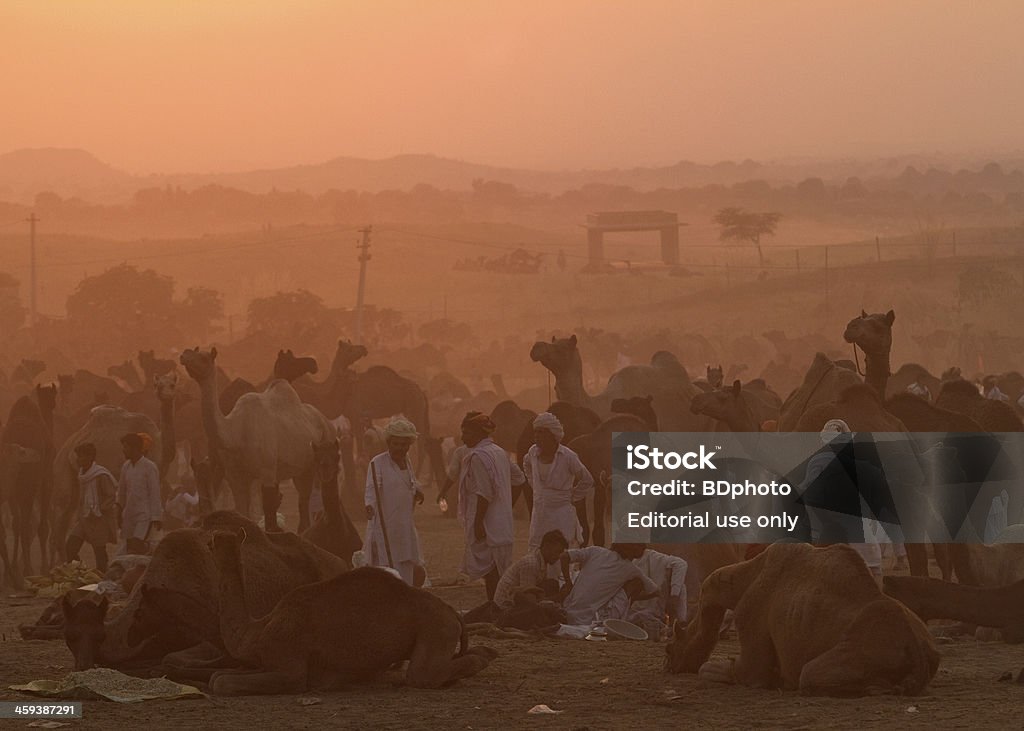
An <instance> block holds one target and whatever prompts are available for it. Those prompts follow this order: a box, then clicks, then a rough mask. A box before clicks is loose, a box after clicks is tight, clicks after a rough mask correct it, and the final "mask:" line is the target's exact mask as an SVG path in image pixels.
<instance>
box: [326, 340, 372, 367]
mask: <svg viewBox="0 0 1024 731" xmlns="http://www.w3.org/2000/svg"><path fill="white" fill-rule="evenodd" d="M367 352H368V351H367V350H366V346H365V345H356V344H355V343H353V342H352V341H351V340H339V341H338V350H337V351H336V352H335V355H334V361H335V364H336V365H337V366H341V367H342V368H348V367H349V366H351V365H352V364H353V363H355V362H356V361H357V360H359V359H360V358H365V357H366V354H367Z"/></svg>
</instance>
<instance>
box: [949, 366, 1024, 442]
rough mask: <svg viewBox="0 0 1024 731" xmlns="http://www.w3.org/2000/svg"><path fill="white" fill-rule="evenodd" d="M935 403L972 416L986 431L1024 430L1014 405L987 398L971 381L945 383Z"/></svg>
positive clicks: (1023, 424)
mask: <svg viewBox="0 0 1024 731" xmlns="http://www.w3.org/2000/svg"><path fill="white" fill-rule="evenodd" d="M935 405H936V406H938V407H939V408H943V409H947V410H948V411H955V412H957V413H960V414H965V415H967V416H969V417H971V418H972V419H974V420H975V421H976V422H977V423H978V425H979V426H980V427H981V428H982V429H983V430H984V431H989V432H1009V431H1012V432H1018V431H1024V423H1022V422H1021V418H1020V417H1019V416H1018V415H1017V413H1016V412H1015V411H1014V410H1013V407H1012V406H1010V405H1009V404H1006V403H1003V402H1001V401H993V400H992V399H987V398H985V397H984V396H982V395H981V394H980V393H978V390H977V389H976V388H975V387H974V386H973V385H972V384H971V383H969V382H967V381H964V380H962V379H961V380H950V381H947V382H945V383H943V385H942V389H941V390H940V391H939V396H938V398H937V399H935Z"/></svg>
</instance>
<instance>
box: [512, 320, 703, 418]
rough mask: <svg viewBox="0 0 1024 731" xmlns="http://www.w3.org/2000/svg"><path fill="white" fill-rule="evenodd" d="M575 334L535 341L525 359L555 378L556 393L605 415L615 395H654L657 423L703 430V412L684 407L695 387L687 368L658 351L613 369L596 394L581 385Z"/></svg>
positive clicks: (616, 396)
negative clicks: (636, 362)
mask: <svg viewBox="0 0 1024 731" xmlns="http://www.w3.org/2000/svg"><path fill="white" fill-rule="evenodd" d="M576 346H577V341H576V336H575V335H572V336H570V337H568V338H554V337H552V338H551V342H550V343H546V342H536V343H534V344H533V347H532V348H531V349H530V359H531V360H533V361H535V362H539V363H541V364H542V365H543V366H544V367H545V368H547V369H548V370H549V371H551V373H552V374H553V375H554V377H555V395H556V396H557V397H558V399H559V400H561V401H568V402H569V403H570V404H573V405H574V406H585V407H587V408H589V409H592V410H593V411H594V412H596V413H597V414H598V415H599V416H601V417H603V418H608V417H609V416H610V415H611V413H612V410H611V402H612V400H613V399H616V398H630V397H632V396H647V395H648V394H650V395H652V396H654V410H655V412H657V414H658V423H659V424H660V425H661V428H662V429H664V430H666V431H689V432H693V431H706V429H705V428H704V427H706V426H708V424H707V423H706V420H705V419H703V417H698V416H695V415H693V414H691V413H690V412H689V410H688V406H689V404H690V401H691V400H692V398H693V397H694V396H695V395H696V394H697V392H698V391H699V389H698V388H697V387H696V386H694V385H693V383H692V382H691V381H690V377H689V375H687V373H686V369H685V368H683V366H682V365H681V364H680V363H679V361H678V360H677V359H676V357H675V356H674V355H672V354H671V353H669V352H667V351H659V352H657V353H655V354H654V355H653V356H651V364H650V365H646V366H636V365H632V366H626V367H625V368H622V369H620V370H619V371H617V372H615V373H613V374H612V376H611V378H609V379H608V385H607V386H606V387H605V390H604V391H603V392H602V393H600V394H596V395H591V394H589V393H587V391H586V389H585V388H584V387H583V359H582V358H581V357H580V353H579V350H578V349H577V347H576Z"/></svg>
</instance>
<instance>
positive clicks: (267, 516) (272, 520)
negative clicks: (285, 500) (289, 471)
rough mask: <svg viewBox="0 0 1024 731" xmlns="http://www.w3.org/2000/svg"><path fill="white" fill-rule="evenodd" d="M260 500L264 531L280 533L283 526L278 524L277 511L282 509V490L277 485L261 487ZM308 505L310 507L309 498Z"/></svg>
mask: <svg viewBox="0 0 1024 731" xmlns="http://www.w3.org/2000/svg"><path fill="white" fill-rule="evenodd" d="M260 499H261V503H262V505H263V526H264V528H263V530H264V531H266V532H267V533H273V532H280V530H281V526H279V525H278V524H277V509H278V508H279V507H281V489H280V488H279V487H278V486H277V485H263V486H261V487H260ZM306 504H307V507H308V505H309V498H308V497H307V498H306ZM300 523H301V518H300Z"/></svg>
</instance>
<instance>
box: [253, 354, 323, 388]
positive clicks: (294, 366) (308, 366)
mask: <svg viewBox="0 0 1024 731" xmlns="http://www.w3.org/2000/svg"><path fill="white" fill-rule="evenodd" d="M318 370H319V367H318V366H317V364H316V358H311V357H309V356H305V357H302V358H299V357H296V355H295V354H294V353H292V351H291V350H279V351H277V360H276V361H274V372H273V376H272V378H283V379H284V380H286V381H288V383H291V382H292V381H294V380H295V379H296V378H301V377H302V376H304V375H306V374H310V375H312V374H315V373H316V372H317V371H318ZM261 390H262V389H261Z"/></svg>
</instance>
